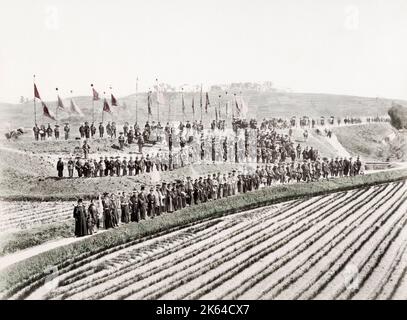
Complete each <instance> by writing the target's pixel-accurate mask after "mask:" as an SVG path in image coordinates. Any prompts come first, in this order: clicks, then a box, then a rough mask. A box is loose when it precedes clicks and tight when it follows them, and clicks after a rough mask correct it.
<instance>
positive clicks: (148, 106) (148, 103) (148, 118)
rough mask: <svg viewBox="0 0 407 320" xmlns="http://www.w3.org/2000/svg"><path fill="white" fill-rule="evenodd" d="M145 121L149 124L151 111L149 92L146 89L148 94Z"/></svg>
mask: <svg viewBox="0 0 407 320" xmlns="http://www.w3.org/2000/svg"><path fill="white" fill-rule="evenodd" d="M147 108H148V110H147V121H148V123H150V110H151V90H150V88H148V93H147Z"/></svg>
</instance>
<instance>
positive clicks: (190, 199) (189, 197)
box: [185, 176, 194, 206]
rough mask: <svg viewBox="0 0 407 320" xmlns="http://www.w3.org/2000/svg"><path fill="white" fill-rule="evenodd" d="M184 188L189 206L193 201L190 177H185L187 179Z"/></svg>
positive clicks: (192, 187) (192, 186)
mask: <svg viewBox="0 0 407 320" xmlns="http://www.w3.org/2000/svg"><path fill="white" fill-rule="evenodd" d="M185 190H186V195H187V196H186V200H187V204H188V206H191V205H192V203H193V192H194V185H193V183H192V180H191V177H189V176H188V177H187V181H186V183H185Z"/></svg>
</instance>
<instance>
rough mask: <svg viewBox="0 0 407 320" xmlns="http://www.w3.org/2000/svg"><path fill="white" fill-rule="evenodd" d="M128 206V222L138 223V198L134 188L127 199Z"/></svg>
mask: <svg viewBox="0 0 407 320" xmlns="http://www.w3.org/2000/svg"><path fill="white" fill-rule="evenodd" d="M129 205H130V212H131V214H130V220H131V221H132V222H139V221H140V213H139V210H138V209H139V208H138V196H137V189H136V188H134V190H133V194H132V195H131V196H130V199H129Z"/></svg>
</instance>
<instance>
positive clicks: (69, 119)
mask: <svg viewBox="0 0 407 320" xmlns="http://www.w3.org/2000/svg"><path fill="white" fill-rule="evenodd" d="M72 92H73V91H72V90H71V106H70V108H72ZM92 100H93V97H92ZM71 114H72V110H69V118H68V122H69V124H71Z"/></svg>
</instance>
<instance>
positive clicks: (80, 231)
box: [73, 199, 88, 237]
mask: <svg viewBox="0 0 407 320" xmlns="http://www.w3.org/2000/svg"><path fill="white" fill-rule="evenodd" d="M73 217H74V218H75V236H77V237H83V236H86V235H87V234H88V221H87V220H88V219H87V213H86V209H85V206H84V205H83V203H82V199H79V200H78V204H77V205H76V206H75V208H74V210H73Z"/></svg>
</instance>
